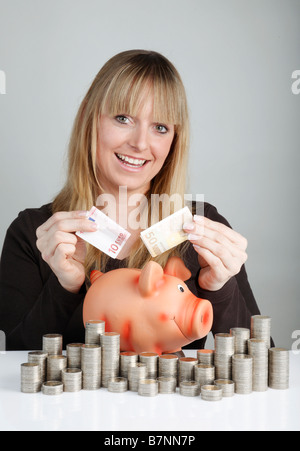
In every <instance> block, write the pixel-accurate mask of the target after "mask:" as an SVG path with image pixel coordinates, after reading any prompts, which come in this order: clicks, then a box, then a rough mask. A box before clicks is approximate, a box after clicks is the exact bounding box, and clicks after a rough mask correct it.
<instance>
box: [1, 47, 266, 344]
mask: <svg viewBox="0 0 300 451" xmlns="http://www.w3.org/2000/svg"><path fill="white" fill-rule="evenodd" d="M188 147H189V120H188V108H187V102H186V95H185V90H184V86H183V84H182V81H181V79H180V76H179V74H178V72H177V70H176V69H175V67H174V66H173V64H171V63H170V61H168V60H167V59H166V58H165V57H164V56H163V55H161V54H159V53H157V52H152V51H144V50H132V51H126V52H122V53H120V54H118V55H115V56H114V57H112V58H111V59H110V60H109V61H108V62H107V63H106V64H105V65H104V66H103V68H102V69H101V70H100V72H99V73H98V74H97V76H96V78H95V80H94V81H93V83H92V85H91V87H90V89H89V90H88V92H87V94H86V96H85V98H84V99H83V101H82V103H81V106H80V108H79V111H78V114H77V116H76V119H75V122H74V126H73V130H72V134H71V138H70V145H69V166H68V173H67V178H66V184H65V186H64V187H63V189H62V190H61V192H60V193H59V194H58V195H57V196H56V197H55V199H54V200H53V201H52V202H51V203H50V204H47V205H44V206H42V207H41V208H38V209H27V210H25V211H23V212H21V213H20V214H19V216H18V218H17V219H16V220H15V221H14V222H13V223H12V224H11V226H10V228H9V229H8V232H7V236H6V239H5V243H4V246H3V253H2V258H1V272H0V290H1V291H0V299H1V300H0V329H2V330H4V331H5V333H6V337H7V348H8V349H39V347H40V346H41V337H42V335H43V334H45V333H49V332H57V333H61V334H63V336H64V340H65V344H66V343H70V342H75V341H76V342H78V341H79V342H80V341H81V342H82V341H83V340H84V328H83V324H82V305H83V299H84V296H85V293H86V290H87V288H88V277H89V273H90V271H91V269H94V268H98V269H101V270H102V271H109V270H112V269H115V268H118V267H121V266H123V267H124V266H125V267H126V266H127V267H135V268H141V267H142V266H143V265H144V264H145V263H146V262H147V261H148V260H150V259H151V256H150V254H149V252H148V251H147V249H146V248H145V246H144V245H143V243H142V241H141V239H140V237H139V234H140V231H141V227H134V226H133V225H132V224H130V223H129V222H128V223H127V224H126V228H127V229H128V230H129V231H130V233H131V237H130V239H129V241H128V242H127V243H126V246H125V247H124V249H122V253H121V254H120V255H119V256H118V258H117V259H115V260H114V259H111V258H109V257H108V256H107V255H106V254H102V253H101V252H100V251H99V250H97V249H96V248H94V247H93V246H90V245H87V243H86V242H85V241H83V240H81V239H80V238H79V237H78V236H77V235H75V232H76V231H78V230H80V231H86V232H93V231H94V230H95V228H94V225H93V223H92V222H91V221H89V220H88V219H87V218H86V212H87V211H88V210H89V209H90V208H91V207H92V206H93V205H95V204H96V203H97V200H99V199H101V196H105V195H109V196H111V197H110V199H113V200H114V202H113V206H114V208H115V213H116V217H115V219H116V221H117V222H119V223H121V221H123V218H121V217H120V216H119V212H120V211H121V210H122V211H124V209H125V210H126V215H127V217H129V216H130V212H132V210H133V209H134V208H136V205H137V204H138V203H139V201H140V203H141V205H143V208H145V209H147V217H148V219H149V220H150V218H151V207H152V204H151V199H153V198H154V197H153V196H155V195H157V196H161V195H164V196H165V197H164V199H170V198H172V195H174V194H176V195H177V196H179V197H180V198H181V199H184V194H185V190H186V177H187V173H186V171H187V162H188ZM120 187H123V188H124V187H125V188H126V195H127V197H126V199H127V200H126V201H125V204H126V205H124V199H122V200H121V199H120ZM133 198H134V199H135V202H136V205H133V203H132V199H133ZM145 200H146V202H145ZM121 207H122V208H121ZM170 207H171V208H170V210H169V211H168V209H166V210H167V211H168V212H169V213H172V208H173V205H170ZM191 207H192V209H193V211H194V212H199V209H198V210H197V204H195V203H193V205H192V206H191ZM200 207H202V208H203V214H201V215H195V216H194V220H193V221H192V222H191V223H188V224H185V225H184V229H185V231H186V232H188V233H189V240H188V241H187V242H186V243H185V244H183V245H179V246H177V247H176V248H173V249H171V250H170V251H168V252H165V253H164V254H162V255H161V256H160V257H157V258H156V260H157V261H158V262H159V263H160V264H161V265H162V266H164V265H165V264H166V261H167V260H168V258H169V257H170V256H171V255H179V256H181V258H182V259H183V260H184V262H185V264H186V266H187V267H188V268H189V269H190V271H191V273H192V277H191V278H190V280H189V281H187V282H186V283H187V285H188V286H189V288H190V289H191V291H193V292H194V293H195V294H196V295H197V296H199V297H202V298H206V299H209V300H210V301H211V302H212V304H213V308H214V324H213V329H212V332H213V333H216V332H226V331H228V330H229V328H230V327H235V326H244V327H249V325H250V316H251V315H253V314H257V313H259V310H258V308H257V305H256V302H255V299H254V297H253V294H252V291H251V288H250V286H249V283H248V280H247V275H246V271H245V267H244V263H245V261H246V259H247V254H246V247H247V240H246V239H245V238H244V237H242V236H241V235H240V234H239V233H237V232H235V231H233V230H232V229H231V227H230V226H229V224H228V223H227V221H226V220H225V219H224V218H223V217H222V216H221V215H219V213H218V212H217V210H216V208H215V207H214V206H212V205H210V204H207V203H204V205H203V204H202V205H201V206H200ZM99 208H100V207H99ZM166 210H165V211H166ZM142 211H143V210H142V209H141V212H142ZM159 211H160V213H159V216H158V218H157V220H158V219H162V217H163V215H164V208H160V209H159ZM148 225H150V224H148ZM204 344H205V339H202V340H201V341H198V342H194V343H193V344H191V345H190V347H192V348H201V347H204Z"/></svg>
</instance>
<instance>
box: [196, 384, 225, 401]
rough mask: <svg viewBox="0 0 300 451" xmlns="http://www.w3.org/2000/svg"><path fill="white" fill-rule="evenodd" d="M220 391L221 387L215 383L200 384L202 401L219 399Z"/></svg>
mask: <svg viewBox="0 0 300 451" xmlns="http://www.w3.org/2000/svg"><path fill="white" fill-rule="evenodd" d="M222 393H223V392H222V388H220V387H217V386H216V385H202V387H201V399H203V400H204V401H221V399H222V397H223V394H222Z"/></svg>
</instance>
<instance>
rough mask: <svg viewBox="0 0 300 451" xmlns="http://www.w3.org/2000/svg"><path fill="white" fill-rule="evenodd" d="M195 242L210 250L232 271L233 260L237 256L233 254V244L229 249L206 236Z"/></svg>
mask: <svg viewBox="0 0 300 451" xmlns="http://www.w3.org/2000/svg"><path fill="white" fill-rule="evenodd" d="M193 244H196V245H197V246H200V248H202V249H206V250H207V251H209V252H210V253H211V254H212V255H213V256H214V257H215V258H217V259H218V260H220V261H221V263H222V264H223V266H224V267H225V268H226V269H227V270H229V271H230V269H231V266H232V262H233V260H234V258H235V257H236V256H235V255H233V254H232V251H234V249H235V248H234V246H231V248H230V249H228V248H227V247H226V246H223V245H222V244H220V243H216V242H215V241H213V240H211V239H209V238H206V237H202V238H199V239H198V240H197V241H194V243H193ZM214 261H215V260H214Z"/></svg>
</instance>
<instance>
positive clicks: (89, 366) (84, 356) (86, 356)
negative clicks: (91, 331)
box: [81, 344, 101, 390]
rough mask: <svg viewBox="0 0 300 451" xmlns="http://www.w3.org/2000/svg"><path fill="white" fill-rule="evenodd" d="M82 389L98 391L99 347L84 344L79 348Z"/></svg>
mask: <svg viewBox="0 0 300 451" xmlns="http://www.w3.org/2000/svg"><path fill="white" fill-rule="evenodd" d="M81 369H82V388H83V389H84V390H98V389H99V388H100V386H101V347H100V346H99V345H89V344H85V345H82V346H81Z"/></svg>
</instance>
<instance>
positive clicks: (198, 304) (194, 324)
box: [178, 295, 213, 341]
mask: <svg viewBox="0 0 300 451" xmlns="http://www.w3.org/2000/svg"><path fill="white" fill-rule="evenodd" d="M212 322H213V308H212V305H211V303H210V302H209V301H208V300H206V299H199V298H197V297H195V296H193V295H192V296H191V298H190V301H189V302H188V304H187V306H186V311H185V314H183V315H182V316H181V318H180V320H179V324H178V326H179V327H180V329H181V330H182V332H183V333H184V335H185V336H186V337H187V338H188V339H189V340H190V341H194V340H198V339H200V338H203V337H205V336H206V335H207V334H208V333H209V332H210V330H211V327H212Z"/></svg>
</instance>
